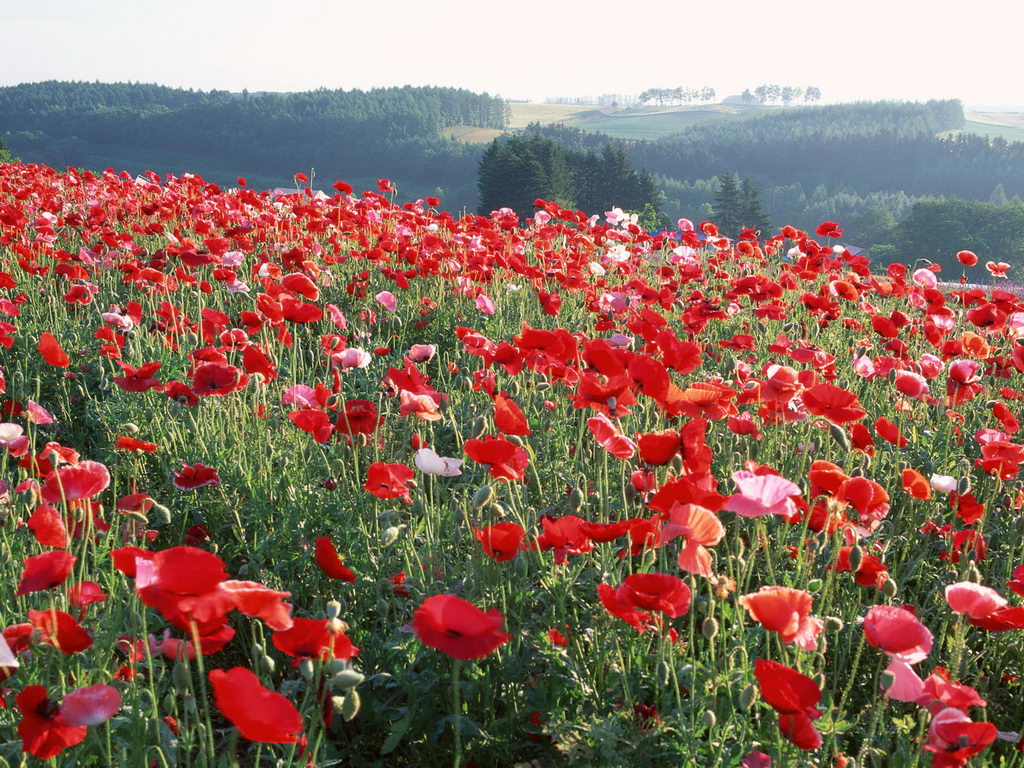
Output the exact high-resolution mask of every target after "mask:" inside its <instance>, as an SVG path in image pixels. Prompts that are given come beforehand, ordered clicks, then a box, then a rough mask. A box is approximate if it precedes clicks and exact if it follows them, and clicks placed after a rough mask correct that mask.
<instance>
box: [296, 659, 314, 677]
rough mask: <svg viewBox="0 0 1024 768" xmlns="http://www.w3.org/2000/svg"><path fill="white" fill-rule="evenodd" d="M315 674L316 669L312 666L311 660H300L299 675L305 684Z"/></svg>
mask: <svg viewBox="0 0 1024 768" xmlns="http://www.w3.org/2000/svg"><path fill="white" fill-rule="evenodd" d="M315 672H316V668H315V667H314V666H313V660H312V659H302V660H301V661H300V662H299V674H301V675H302V676H303V677H304V678H305V679H306V681H307V682H308V681H310V680H312V679H313V675H314V673H315Z"/></svg>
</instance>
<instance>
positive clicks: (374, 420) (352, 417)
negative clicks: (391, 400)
mask: <svg viewBox="0 0 1024 768" xmlns="http://www.w3.org/2000/svg"><path fill="white" fill-rule="evenodd" d="M380 421H381V419H380V417H379V416H378V415H377V406H375V405H374V404H373V403H372V402H371V401H370V400H346V401H345V407H344V409H343V410H342V412H341V413H340V414H339V415H338V419H337V421H335V422H334V428H335V429H337V430H338V432H339V433H340V434H342V435H360V434H361V435H372V434H373V433H374V432H375V431H376V430H377V427H378V425H379V424H380Z"/></svg>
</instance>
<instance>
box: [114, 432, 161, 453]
mask: <svg viewBox="0 0 1024 768" xmlns="http://www.w3.org/2000/svg"><path fill="white" fill-rule="evenodd" d="M114 450H117V451H136V452H138V453H156V452H157V445H156V443H147V442H146V441H145V440H137V439H136V438H134V437H127V436H125V435H118V436H117V442H115V443H114Z"/></svg>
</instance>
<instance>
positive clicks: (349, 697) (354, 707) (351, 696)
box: [341, 690, 362, 723]
mask: <svg viewBox="0 0 1024 768" xmlns="http://www.w3.org/2000/svg"><path fill="white" fill-rule="evenodd" d="M361 703H362V702H361V701H360V700H359V691H356V690H351V691H349V692H348V693H346V694H345V702H344V704H342V707H341V717H342V719H343V720H344V721H345V722H346V723H347V722H350V721H352V720H354V719H355V716H356V715H358V714H359V705H360V704H361Z"/></svg>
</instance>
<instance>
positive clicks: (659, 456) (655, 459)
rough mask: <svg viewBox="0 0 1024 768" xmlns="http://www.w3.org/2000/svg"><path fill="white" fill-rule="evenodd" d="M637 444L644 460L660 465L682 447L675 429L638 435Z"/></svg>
mask: <svg viewBox="0 0 1024 768" xmlns="http://www.w3.org/2000/svg"><path fill="white" fill-rule="evenodd" d="M730 421H731V420H730ZM637 445H638V446H639V448H640V458H641V459H643V460H644V462H646V463H647V464H655V465H658V466H661V465H662V464H668V463H669V462H670V461H672V457H673V456H675V455H676V454H677V453H679V451H680V449H682V447H683V441H682V440H681V439H680V437H679V433H678V432H677V431H676V430H674V429H666V430H663V431H661V432H649V433H647V434H643V435H640V436H639V437H637Z"/></svg>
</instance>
